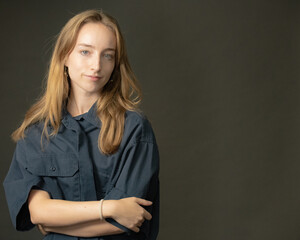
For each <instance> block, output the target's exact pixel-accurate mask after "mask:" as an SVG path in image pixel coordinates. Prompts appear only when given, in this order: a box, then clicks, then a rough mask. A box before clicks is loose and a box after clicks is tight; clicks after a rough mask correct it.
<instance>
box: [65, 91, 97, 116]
mask: <svg viewBox="0 0 300 240" xmlns="http://www.w3.org/2000/svg"><path fill="white" fill-rule="evenodd" d="M98 98H99V96H95V95H94V96H87V95H81V96H75V95H74V93H73V92H72V91H71V93H70V96H69V100H68V104H67V110H68V112H69V113H70V114H71V115H72V116H73V117H75V116H78V115H81V114H83V113H86V112H88V111H89V110H90V108H91V107H92V106H93V104H94V103H95V102H96V101H97V99H98Z"/></svg>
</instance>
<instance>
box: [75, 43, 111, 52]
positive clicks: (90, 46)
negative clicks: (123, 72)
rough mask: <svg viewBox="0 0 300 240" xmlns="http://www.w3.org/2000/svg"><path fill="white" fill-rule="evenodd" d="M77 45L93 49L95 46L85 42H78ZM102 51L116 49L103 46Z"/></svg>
mask: <svg viewBox="0 0 300 240" xmlns="http://www.w3.org/2000/svg"><path fill="white" fill-rule="evenodd" d="M78 46H83V47H89V48H93V49H95V46H93V45H90V44H86V43H79V44H78ZM104 51H116V49H114V48H105V49H104Z"/></svg>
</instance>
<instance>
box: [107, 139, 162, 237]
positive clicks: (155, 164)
mask: <svg viewBox="0 0 300 240" xmlns="http://www.w3.org/2000/svg"><path fill="white" fill-rule="evenodd" d="M123 158H124V159H123V160H124V161H125V163H124V165H123V167H122V170H121V172H120V175H119V177H118V180H117V181H116V183H115V185H114V188H112V190H111V191H110V192H109V193H108V194H107V196H106V197H105V199H121V198H125V197H139V198H143V199H146V200H149V201H152V202H153V204H152V206H150V207H145V208H146V210H147V211H149V212H150V213H151V214H152V219H151V221H145V222H144V224H143V226H142V227H141V229H140V233H139V234H144V235H145V239H151V240H154V239H156V237H157V234H158V229H159V178H158V175H159V153H158V149H157V145H156V143H153V142H147V141H139V142H138V143H135V144H134V145H132V146H131V147H130V148H129V149H128V151H126V153H125V154H124V156H123ZM110 222H111V223H112V224H114V221H111V220H110ZM114 225H116V226H118V227H120V226H119V224H114ZM122 229H123V228H122ZM123 230H124V229H123ZM127 232H128V231H127ZM131 233H132V234H133V232H131Z"/></svg>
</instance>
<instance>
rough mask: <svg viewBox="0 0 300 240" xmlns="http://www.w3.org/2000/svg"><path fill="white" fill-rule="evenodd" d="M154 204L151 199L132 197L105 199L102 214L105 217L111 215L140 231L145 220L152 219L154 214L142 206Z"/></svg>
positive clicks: (122, 223) (121, 222) (126, 225)
mask: <svg viewBox="0 0 300 240" xmlns="http://www.w3.org/2000/svg"><path fill="white" fill-rule="evenodd" d="M150 205H152V202H151V201H147V200H145V199H141V198H136V197H130V198H122V199H120V200H104V201H103V205H102V214H103V217H104V218H107V217H110V218H113V219H114V220H116V221H117V222H118V223H120V224H121V225H123V226H125V227H127V228H129V229H131V230H132V231H134V232H139V231H140V229H139V227H141V226H142V224H143V222H144V221H145V220H151V218H152V216H151V214H150V213H149V212H147V211H146V210H145V209H144V208H143V207H142V206H150Z"/></svg>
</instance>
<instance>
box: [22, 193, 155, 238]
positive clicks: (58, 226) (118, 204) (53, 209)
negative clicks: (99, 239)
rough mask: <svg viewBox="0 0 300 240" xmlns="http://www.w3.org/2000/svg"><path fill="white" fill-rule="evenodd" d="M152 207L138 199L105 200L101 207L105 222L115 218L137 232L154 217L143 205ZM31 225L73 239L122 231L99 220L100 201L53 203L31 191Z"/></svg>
mask: <svg viewBox="0 0 300 240" xmlns="http://www.w3.org/2000/svg"><path fill="white" fill-rule="evenodd" d="M151 204H152V203H151V202H150V201H146V200H143V199H139V198H134V197H133V198H124V199H120V200H105V201H104V202H103V205H102V215H103V217H104V218H114V219H115V220H116V221H118V222H119V223H120V224H122V225H124V226H125V227H127V228H129V229H131V230H133V231H135V232H138V231H139V227H140V226H141V225H142V223H143V222H144V220H145V219H147V220H150V219H151V217H152V216H151V214H150V213H148V212H147V211H146V210H145V209H144V208H143V207H142V206H141V205H143V206H149V205H151ZM28 208H29V211H30V216H31V221H32V223H34V224H40V225H42V226H43V227H44V229H45V230H46V231H48V232H56V233H62V234H66V235H71V236H80V237H91V236H104V235H112V234H120V233H122V232H123V231H122V230H121V229H119V228H117V227H115V226H113V225H112V224H110V223H108V222H106V221H105V220H100V209H99V201H83V202H76V201H67V200H59V199H50V196H49V194H48V193H47V192H46V191H43V190H31V192H30V194H29V198H28Z"/></svg>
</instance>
